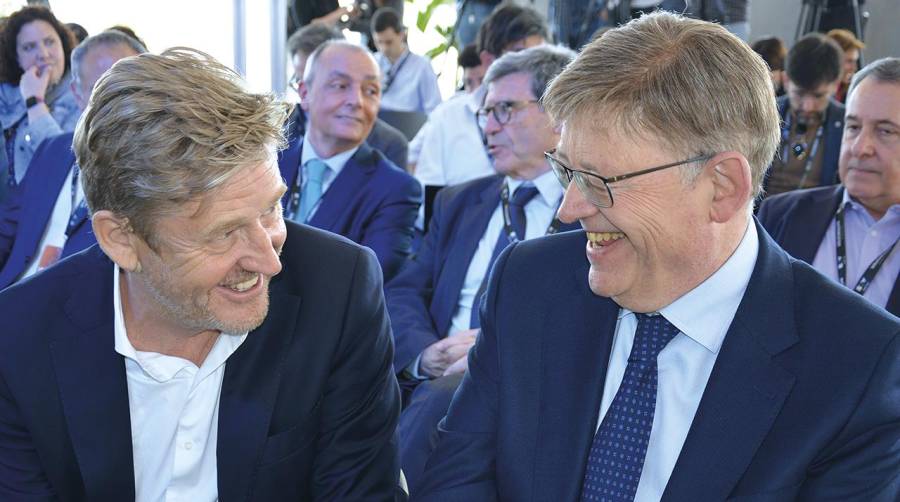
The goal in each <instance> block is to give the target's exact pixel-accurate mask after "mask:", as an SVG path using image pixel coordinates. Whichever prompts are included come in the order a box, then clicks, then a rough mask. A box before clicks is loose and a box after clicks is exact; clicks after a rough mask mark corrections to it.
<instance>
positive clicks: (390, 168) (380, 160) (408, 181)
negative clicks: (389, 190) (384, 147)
mask: <svg viewBox="0 0 900 502" xmlns="http://www.w3.org/2000/svg"><path fill="white" fill-rule="evenodd" d="M350 162H357V163H360V164H371V165H373V166H374V172H373V176H375V177H377V178H378V180H379V182H382V183H386V184H388V185H391V186H398V185H399V186H403V187H405V188H411V187H413V186H415V187H416V190H417V191H421V187H420V185H419V182H418V181H416V179H415V178H414V177H413V176H412V175H411V174H409V173H408V172H406V171H405V170H403V169H401V168H400V167H398V166H397V164H394V163H393V162H392V161H391V159H389V158H387V157H386V156H385V155H384V154H383V153H382V152H381V151H380V150H378V149H375V148H373V147H372V146H370V145H369V144H367V143H363V144H362V145H360V148H359V150H358V151H357V152H356V154H354V155H353V157H351V158H350Z"/></svg>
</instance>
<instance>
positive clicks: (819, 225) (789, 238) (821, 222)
mask: <svg viewBox="0 0 900 502" xmlns="http://www.w3.org/2000/svg"><path fill="white" fill-rule="evenodd" d="M811 195H812V196H811V197H806V198H801V199H799V200H798V202H797V209H796V213H795V215H794V217H792V218H790V220H789V221H790V223H788V224H787V225H786V226H785V229H784V232H782V236H783V238H782V247H783V248H784V250H785V251H787V252H788V253H790V254H791V255H792V256H793V257H795V258H797V259H798V260H803V261H805V262H806V263H812V262H813V260H814V259H815V257H816V252H817V251H818V250H819V244H821V242H822V238H823V237H825V232H826V231H827V230H828V225H829V224H831V220H832V219H833V218H834V213H835V211H837V208H838V205H839V204H840V203H841V198H842V197H843V196H844V190H843V187H841V186H840V185H839V186H836V187H834V189H833V190H824V191H820V192H818V193H815V194H811ZM823 209H827V210H823Z"/></svg>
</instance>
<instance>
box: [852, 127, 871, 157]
mask: <svg viewBox="0 0 900 502" xmlns="http://www.w3.org/2000/svg"><path fill="white" fill-rule="evenodd" d="M871 136H872V135H871V133H870V131H868V130H867V129H866V128H861V129H860V131H859V134H857V135H856V137H855V138H850V140H849V141H850V145H849V147H850V153H851V154H852V155H853V156H854V157H866V156H868V155H872V154H873V153H874V152H875V145H874V143H873V141H872V137H871Z"/></svg>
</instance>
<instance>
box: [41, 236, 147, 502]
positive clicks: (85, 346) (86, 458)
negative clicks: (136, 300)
mask: <svg viewBox="0 0 900 502" xmlns="http://www.w3.org/2000/svg"><path fill="white" fill-rule="evenodd" d="M89 253H91V254H90V255H88V256H85V258H86V259H88V258H89V259H91V260H94V262H93V263H94V264H99V265H100V266H91V267H90V269H89V270H86V271H84V272H83V273H82V274H80V275H78V276H77V280H75V281H74V284H77V285H78V290H77V292H75V291H73V294H72V296H71V297H70V300H69V302H68V303H67V304H66V306H65V311H66V314H67V316H68V319H65V320H63V321H62V322H63V323H64V327H63V328H61V329H59V330H58V331H57V332H56V333H54V334H53V338H52V341H51V345H50V352H51V356H52V358H53V363H54V369H55V371H56V375H57V380H58V382H57V383H58V386H59V393H60V400H61V401H62V405H63V412H64V414H65V420H66V424H67V426H68V429H69V435H70V437H71V440H72V447H73V449H74V451H75V457H76V458H77V460H78V466H79V470H80V472H81V476H82V480H83V482H84V489H85V499H86V500H127V499H134V461H133V458H132V450H131V413H130V410H129V407H128V385H127V382H126V378H125V362H124V360H123V359H122V356H120V355H119V354H118V353H116V351H115V334H114V328H113V296H112V295H113V294H114V292H113V287H112V286H113V280H112V271H113V265H112V263H111V262H109V261H108V260H107V259H106V258H105V257H103V256H102V255H101V252H100V250H99V248H94V249H93V250H92V251H90V252H89ZM70 323H71V324H70Z"/></svg>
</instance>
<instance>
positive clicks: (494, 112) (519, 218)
mask: <svg viewBox="0 0 900 502" xmlns="http://www.w3.org/2000/svg"><path fill="white" fill-rule="evenodd" d="M574 57H575V54H574V53H573V52H572V51H570V50H568V49H563V48H558V47H551V46H538V47H535V48H531V49H526V50H524V51H522V52H518V53H510V54H507V55H505V56H503V57H501V58H500V59H498V60H497V61H496V62H495V63H494V64H493V65H491V67H490V69H489V70H488V72H487V75H486V76H485V83H484V84H483V85H485V86H486V89H487V95H486V98H485V102H484V106H483V107H482V108H481V109H480V110H479V111H478V113H477V117H478V121H479V126H480V127H481V128H482V130H483V132H484V135H485V138H486V142H487V146H488V149H489V150H490V152H491V156H492V157H493V159H494V167H495V168H496V170H497V171H498V173H499V174H496V175H494V176H488V177H484V178H479V179H476V180H473V181H470V182H468V183H464V184H461V185H457V186H452V187H449V188H445V189H444V190H442V191H441V192H440V193H439V194H438V196H437V199H436V201H435V214H434V218H433V224H432V226H431V227H430V228H429V230H428V233H427V234H426V235H425V239H424V242H423V244H422V247H421V248H420V250H419V252H418V253H417V254H416V256H415V257H414V258H413V259H411V260H410V261H408V262H407V263H406V264H405V265H404V266H403V268H402V269H401V271H400V273H399V274H398V275H397V277H396V278H395V279H394V280H393V281H391V282H389V283H388V284H387V286H386V288H385V294H386V298H387V302H388V303H387V304H388V312H389V313H390V315H391V319H392V327H393V330H394V339H395V346H396V351H395V355H394V367H395V370H396V372H397V374H398V377H399V378H400V380H401V385H402V386H403V387H404V388H405V390H406V391H407V397H408V399H407V400H406V401H407V404H408V405H407V407H406V409H405V410H404V412H403V414H402V415H401V417H402V418H401V423H400V426H399V432H400V456H401V462H402V466H403V471H404V473H405V474H406V476H407V481H408V482H409V483H410V487H414V486H415V485H416V483H417V482H418V480H419V477H420V475H421V472H422V468H423V467H424V465H425V460H426V458H427V456H428V453H429V452H430V451H431V448H432V446H433V437H434V435H435V427H436V425H437V422H438V421H439V420H440V419H441V418H443V416H444V415H445V414H446V412H447V406H448V405H449V403H450V399H451V398H452V397H453V392H454V391H455V390H456V387H457V385H458V384H459V381H460V380H461V378H462V374H463V373H464V372H465V370H466V354H467V352H468V350H469V348H470V347H471V346H472V344H473V343H475V337H476V335H477V333H478V327H479V319H478V309H477V304H478V299H479V298H480V297H481V294H482V293H483V291H484V287H485V285H486V278H487V275H488V272H489V270H490V266H491V264H492V263H493V261H494V260H495V259H496V257H497V256H498V255H499V254H500V251H502V250H503V249H504V248H505V247H506V246H507V245H509V244H510V243H511V242H516V241H518V240H525V239H531V238H535V237H539V236H543V235H545V234H548V233H555V232H558V231H560V230H569V229H574V228H576V226H574V225H563V224H562V223H561V222H560V221H559V220H557V219H556V218H555V213H556V209H557V208H558V207H559V203H560V200H561V199H562V189H561V187H560V185H559V183H558V182H557V181H556V178H555V177H554V175H553V173H552V172H551V171H550V165H549V164H548V162H547V160H546V159H545V158H544V154H543V152H544V150H546V149H548V148H552V147H553V145H555V144H556V142H557V141H558V139H559V134H558V132H557V131H556V130H554V128H553V127H552V125H551V123H550V118H549V117H548V116H547V114H546V113H545V112H544V110H543V108H542V107H541V105H540V104H539V103H538V98H539V97H540V95H541V94H542V93H543V90H544V89H545V88H546V86H547V83H548V82H549V81H550V80H551V79H552V78H553V77H555V76H556V75H558V74H559V73H560V72H561V71H562V70H563V68H564V67H565V66H566V64H568V63H569V62H570V61H571V60H572V59H573V58H574ZM410 394H411V395H410Z"/></svg>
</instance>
